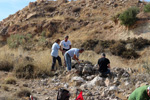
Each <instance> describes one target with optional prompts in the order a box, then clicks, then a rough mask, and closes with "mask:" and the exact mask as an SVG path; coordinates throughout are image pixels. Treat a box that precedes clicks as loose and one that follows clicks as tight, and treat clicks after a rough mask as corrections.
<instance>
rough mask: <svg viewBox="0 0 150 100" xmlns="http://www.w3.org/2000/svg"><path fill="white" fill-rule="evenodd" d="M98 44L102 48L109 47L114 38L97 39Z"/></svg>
mask: <svg viewBox="0 0 150 100" xmlns="http://www.w3.org/2000/svg"><path fill="white" fill-rule="evenodd" d="M99 43H100V45H101V46H102V47H103V48H109V47H110V46H111V45H112V44H114V43H115V41H114V40H111V41H109V40H105V41H99Z"/></svg>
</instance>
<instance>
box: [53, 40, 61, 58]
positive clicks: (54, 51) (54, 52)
mask: <svg viewBox="0 0 150 100" xmlns="http://www.w3.org/2000/svg"><path fill="white" fill-rule="evenodd" d="M59 48H60V46H59V45H58V43H56V42H55V43H54V44H53V45H52V52H51V55H52V56H53V57H58V50H59Z"/></svg>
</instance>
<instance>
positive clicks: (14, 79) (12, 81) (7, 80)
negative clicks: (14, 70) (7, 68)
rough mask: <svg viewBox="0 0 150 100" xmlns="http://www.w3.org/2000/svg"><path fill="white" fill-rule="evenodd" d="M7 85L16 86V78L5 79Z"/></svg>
mask: <svg viewBox="0 0 150 100" xmlns="http://www.w3.org/2000/svg"><path fill="white" fill-rule="evenodd" d="M5 83H6V84H16V78H14V77H7V78H6V79H5Z"/></svg>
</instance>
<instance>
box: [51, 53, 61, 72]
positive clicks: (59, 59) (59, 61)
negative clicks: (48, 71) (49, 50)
mask: <svg viewBox="0 0 150 100" xmlns="http://www.w3.org/2000/svg"><path fill="white" fill-rule="evenodd" d="M52 59H53V62H52V69H53V70H54V66H55V64H56V59H57V60H58V63H59V66H62V63H61V58H60V57H59V56H57V57H53V56H52Z"/></svg>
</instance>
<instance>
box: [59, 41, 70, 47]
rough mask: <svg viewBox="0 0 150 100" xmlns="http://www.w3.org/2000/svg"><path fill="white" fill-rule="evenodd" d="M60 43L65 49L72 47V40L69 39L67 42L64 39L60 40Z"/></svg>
mask: <svg viewBox="0 0 150 100" xmlns="http://www.w3.org/2000/svg"><path fill="white" fill-rule="evenodd" d="M60 45H61V46H62V47H63V48H64V49H70V45H71V42H70V41H69V40H68V41H67V42H65V40H62V41H61V42H60Z"/></svg>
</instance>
